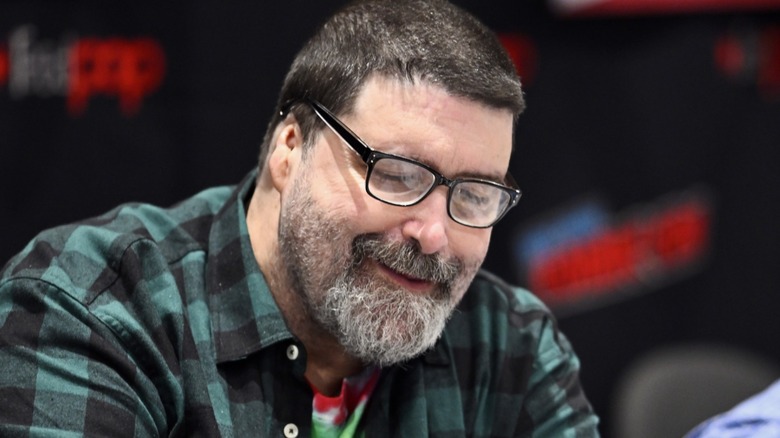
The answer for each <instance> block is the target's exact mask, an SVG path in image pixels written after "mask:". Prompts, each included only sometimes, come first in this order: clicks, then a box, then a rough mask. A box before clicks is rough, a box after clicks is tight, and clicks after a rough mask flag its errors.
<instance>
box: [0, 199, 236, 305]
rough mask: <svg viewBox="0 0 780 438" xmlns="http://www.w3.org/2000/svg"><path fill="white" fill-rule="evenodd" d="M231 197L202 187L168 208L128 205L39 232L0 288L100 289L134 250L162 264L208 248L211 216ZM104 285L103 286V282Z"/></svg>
mask: <svg viewBox="0 0 780 438" xmlns="http://www.w3.org/2000/svg"><path fill="white" fill-rule="evenodd" d="M230 193H231V189H230V188H229V187H220V188H213V189H207V190H204V191H202V192H200V193H198V194H197V195H195V196H192V197H191V198H188V199H186V200H184V201H182V202H179V203H177V204H175V205H173V206H171V207H158V206H154V205H151V204H143V203H128V204H123V205H120V206H118V207H116V208H114V209H112V210H110V211H108V212H106V213H104V214H102V215H100V216H96V217H93V218H89V219H85V220H82V221H79V222H74V223H71V224H67V225H61V226H58V227H54V228H51V229H48V230H45V231H43V232H41V233H40V234H38V235H37V236H36V237H35V238H34V239H33V240H32V241H30V243H28V244H27V246H26V247H25V248H24V249H23V250H22V251H21V252H20V253H19V254H17V255H16V256H15V257H13V258H12V259H11V260H9V262H8V263H7V264H6V265H5V267H4V268H3V270H2V271H0V284H2V283H5V282H7V281H12V280H19V279H27V280H31V279H34V280H39V281H40V280H43V281H45V282H48V283H50V284H52V285H54V286H55V287H62V288H66V289H68V288H72V289H82V290H87V289H92V290H95V289H100V288H102V287H104V286H106V285H107V284H108V283H109V282H111V281H113V278H112V277H113V276H112V275H111V272H116V271H118V270H119V269H120V267H121V265H122V263H123V259H125V258H126V257H127V256H128V255H130V254H131V253H132V252H133V250H134V249H136V248H138V249H140V250H151V251H153V252H154V253H155V256H156V257H158V258H160V260H161V262H163V263H167V262H171V261H174V260H177V259H180V258H182V257H184V256H185V255H186V254H188V253H191V252H192V251H197V250H200V249H202V248H204V246H205V245H206V244H207V242H208V235H209V229H210V227H211V223H212V221H213V216H214V214H215V213H216V212H217V211H218V210H219V208H220V207H221V206H222V205H223V204H224V202H225V200H226V199H227V198H228V196H229V194H230ZM103 283H105V285H104V284H103Z"/></svg>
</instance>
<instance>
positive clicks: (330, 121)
mask: <svg viewBox="0 0 780 438" xmlns="http://www.w3.org/2000/svg"><path fill="white" fill-rule="evenodd" d="M300 101H303V102H305V103H307V104H308V105H309V106H311V108H312V109H313V110H314V112H315V113H316V114H317V116H318V117H319V118H320V119H322V121H323V122H325V123H326V124H327V125H328V126H330V128H331V129H333V130H334V131H336V133H337V134H338V135H339V137H341V138H342V139H343V140H344V141H345V142H346V143H347V144H348V145H349V147H351V148H352V149H353V150H354V151H355V152H357V154H358V155H360V158H361V159H362V160H363V162H364V163H368V157H369V156H370V155H371V152H373V151H372V150H371V148H370V147H368V145H366V144H365V143H363V141H362V140H360V137H358V136H357V134H355V133H354V132H352V130H351V129H349V128H347V127H346V126H345V125H344V124H343V123H341V121H339V119H337V118H336V116H335V115H334V114H333V113H332V112H330V110H329V109H327V108H325V107H324V106H323V105H322V104H321V103H319V102H317V101H316V100H314V99H312V98H310V97H302V98H299V99H294V100H291V101H288V102H286V103H285V104H284V105H283V106H282V109H281V111H279V114H280V115H281V116H282V117H284V116H285V115H286V114H287V113H288V112H289V111H290V108H292V106H293V105H294V104H295V103H297V102H300Z"/></svg>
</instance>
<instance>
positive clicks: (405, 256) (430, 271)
mask: <svg viewBox="0 0 780 438" xmlns="http://www.w3.org/2000/svg"><path fill="white" fill-rule="evenodd" d="M352 252H353V254H354V263H355V266H357V265H359V264H360V263H361V262H362V261H363V260H364V258H366V257H368V258H371V259H374V260H377V261H379V262H380V263H382V264H383V265H385V266H387V267H388V268H390V269H392V270H394V271H396V272H399V273H401V274H403V275H406V276H408V277H412V278H415V279H418V280H424V281H430V282H432V283H437V284H442V285H444V286H445V289H447V290H448V289H449V287H450V286H451V285H452V283H453V282H454V281H455V279H456V278H457V277H458V274H460V273H461V272H462V271H463V262H461V261H460V260H459V259H457V258H452V259H445V258H444V257H443V256H441V255H438V254H423V253H422V252H421V250H420V245H419V244H418V243H416V242H412V241H400V242H399V241H387V240H385V239H384V238H383V236H382V235H380V234H362V235H360V236H357V237H356V238H355V239H354V240H353V242H352Z"/></svg>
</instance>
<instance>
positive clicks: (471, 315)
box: [446, 270, 559, 355]
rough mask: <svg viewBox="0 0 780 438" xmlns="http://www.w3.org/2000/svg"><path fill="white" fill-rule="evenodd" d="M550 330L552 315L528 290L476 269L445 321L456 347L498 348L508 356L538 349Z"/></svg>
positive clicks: (555, 326) (451, 343)
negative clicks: (449, 317) (469, 283)
mask: <svg viewBox="0 0 780 438" xmlns="http://www.w3.org/2000/svg"><path fill="white" fill-rule="evenodd" d="M549 330H552V333H553V336H554V338H555V340H556V342H557V341H558V340H559V339H558V330H557V323H556V320H555V317H554V316H553V314H552V312H551V311H550V310H549V309H548V307H547V306H546V305H545V304H544V303H542V301H541V300H539V298H537V297H536V296H535V295H534V294H532V293H531V292H530V291H528V290H526V289H524V288H521V287H518V286H513V285H510V284H509V283H507V282H506V281H504V280H502V279H501V278H499V277H497V276H496V275H494V274H492V273H490V272H487V271H484V270H482V271H480V272H479V273H478V274H477V276H476V277H475V278H474V281H473V282H472V284H471V286H470V288H469V290H468V292H466V295H465V296H464V297H463V300H461V302H460V304H459V305H458V307H457V310H456V311H455V312H454V313H453V316H452V318H451V319H450V321H449V323H448V324H447V328H446V332H447V338H448V339H449V341H448V342H449V343H450V345H451V346H453V347H456V348H467V349H470V348H483V347H481V346H486V347H488V348H489V349H491V350H502V351H504V353H505V354H508V355H526V354H528V353H529V352H531V351H538V349H539V348H540V347H542V345H541V344H543V343H544V344H546V343H547V342H546V341H545V340H544V339H543V338H545V337H547V336H548V332H549Z"/></svg>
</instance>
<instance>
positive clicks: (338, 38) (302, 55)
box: [260, 0, 525, 169]
mask: <svg viewBox="0 0 780 438" xmlns="http://www.w3.org/2000/svg"><path fill="white" fill-rule="evenodd" d="M373 74H380V75H383V76H385V77H390V78H394V79H398V80H400V81H405V82H409V83H414V82H415V81H424V82H426V83H430V84H434V85H437V86H439V87H442V88H443V89H444V90H446V91H447V92H448V93H450V94H451V95H453V96H458V97H464V98H466V99H469V100H472V101H475V102H478V103H481V104H484V105H486V106H488V107H490V108H495V109H506V110H508V111H510V112H511V113H512V114H514V115H515V117H516V116H517V115H519V114H520V113H521V112H522V111H523V109H524V108H525V102H524V99H523V93H522V89H521V87H520V78H519V77H518V76H517V73H516V70H515V67H514V64H513V63H512V61H511V60H510V58H509V56H508V55H507V53H506V51H505V50H504V48H503V47H502V46H501V44H500V42H499V41H498V38H497V37H496V35H495V34H494V33H493V32H492V31H491V30H490V29H488V28H487V27H486V26H485V25H484V24H482V23H481V22H480V21H479V20H477V19H476V18H475V17H474V16H472V15H470V14H469V13H467V12H465V11H464V10H462V9H460V8H458V7H457V6H455V5H452V4H450V3H449V2H447V1H445V0H362V1H356V2H353V3H350V4H349V5H347V6H346V7H345V8H344V9H342V10H341V11H339V12H337V13H336V14H335V15H333V16H332V17H331V18H330V19H328V20H327V21H326V22H325V23H324V24H323V25H322V26H321V27H320V28H319V30H318V31H317V33H316V34H315V35H314V36H313V37H312V38H311V39H310V40H309V41H308V42H307V43H306V44H305V45H304V47H303V48H302V49H301V51H300V52H298V55H297V56H296V58H295V60H294V61H293V63H292V66H291V67H290V70H289V72H288V73H287V76H286V78H285V80H284V84H283V85H282V90H281V93H280V96H279V100H278V102H277V108H276V111H275V113H274V116H273V117H272V119H271V121H270V123H269V126H268V130H267V131H266V135H265V137H264V139H263V144H262V146H261V151H260V168H261V169H262V166H263V163H264V161H265V157H266V154H267V151H268V149H269V143H270V141H271V136H272V135H273V131H274V129H275V128H276V126H277V125H278V124H279V123H280V122H281V120H282V116H281V115H280V110H281V109H282V108H283V107H284V106H285V105H286V104H288V103H290V102H293V101H296V100H298V99H301V98H304V97H306V98H312V99H315V100H317V101H319V102H320V103H322V104H323V105H324V106H326V107H327V108H328V109H330V110H331V111H332V112H333V113H335V114H339V115H343V114H348V113H350V112H351V111H352V109H353V106H354V102H355V99H356V97H357V95H358V93H359V92H360V90H361V88H362V86H363V85H364V84H365V82H366V80H367V79H368V78H369V77H370V76H371V75H373ZM292 111H293V113H294V114H295V116H296V119H297V120H298V122H299V124H300V126H301V131H302V133H303V135H304V138H306V139H309V138H311V135H310V134H311V133H312V132H314V130H315V128H316V127H317V126H318V124H319V122H318V120H317V118H316V116H314V115H313V114H312V113H311V112H310V111H307V110H306V109H305V108H304V106H302V105H301V106H297V107H294V108H292Z"/></svg>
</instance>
